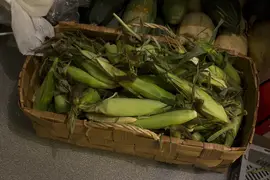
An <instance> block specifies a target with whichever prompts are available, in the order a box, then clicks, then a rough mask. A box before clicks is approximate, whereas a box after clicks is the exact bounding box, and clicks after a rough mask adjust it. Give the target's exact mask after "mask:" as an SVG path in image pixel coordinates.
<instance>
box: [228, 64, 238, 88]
mask: <svg viewBox="0 0 270 180" xmlns="http://www.w3.org/2000/svg"><path fill="white" fill-rule="evenodd" d="M224 71H225V72H226V74H227V75H228V76H229V77H231V78H232V79H233V80H234V82H236V84H237V85H238V86H239V85H240V84H241V79H240V76H239V74H238V72H237V71H236V69H235V68H234V67H233V66H232V64H231V63H229V62H227V63H226V65H225V68H224Z"/></svg>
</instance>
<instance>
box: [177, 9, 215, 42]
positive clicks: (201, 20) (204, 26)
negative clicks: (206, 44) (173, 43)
mask: <svg viewBox="0 0 270 180" xmlns="http://www.w3.org/2000/svg"><path fill="white" fill-rule="evenodd" d="M214 28H215V27H214V24H213V22H212V20H211V19H210V18H209V17H208V16H207V15H206V14H204V13H202V12H193V13H189V14H187V15H185V16H184V19H183V21H182V23H181V25H180V27H179V30H178V32H177V34H178V35H188V36H191V37H193V38H195V39H196V40H207V41H209V40H210V38H211V37H212V35H213V30H214Z"/></svg>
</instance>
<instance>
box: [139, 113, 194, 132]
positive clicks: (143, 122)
mask: <svg viewBox="0 0 270 180" xmlns="http://www.w3.org/2000/svg"><path fill="white" fill-rule="evenodd" d="M196 117H197V112H196V111H194V110H177V111H171V112H166V113H162V114H157V115H153V116H150V117H147V118H139V119H138V120H137V121H135V122H134V125H136V126H139V127H141V128H145V129H161V128H165V127H169V126H171V125H178V124H183V123H186V122H188V121H190V120H192V119H194V118H196Z"/></svg>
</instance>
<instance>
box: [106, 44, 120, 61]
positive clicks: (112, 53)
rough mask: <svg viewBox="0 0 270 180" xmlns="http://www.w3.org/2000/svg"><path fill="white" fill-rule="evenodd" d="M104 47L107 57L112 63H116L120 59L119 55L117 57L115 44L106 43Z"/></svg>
mask: <svg viewBox="0 0 270 180" xmlns="http://www.w3.org/2000/svg"><path fill="white" fill-rule="evenodd" d="M104 47H105V49H106V55H107V58H108V59H109V60H110V62H111V63H112V64H116V63H118V62H119V60H120V59H119V57H117V55H118V49H117V46H116V45H115V44H110V43H106V44H105V46H104Z"/></svg>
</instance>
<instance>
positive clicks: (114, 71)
mask: <svg viewBox="0 0 270 180" xmlns="http://www.w3.org/2000/svg"><path fill="white" fill-rule="evenodd" d="M96 61H97V63H98V64H99V65H100V67H101V68H102V69H103V70H104V71H105V72H106V73H107V74H108V75H109V76H110V77H112V78H116V77H119V76H126V75H127V74H126V73H125V72H124V71H121V70H120V69H118V68H116V67H114V66H113V65H111V64H110V63H108V62H106V61H103V60H100V59H96Z"/></svg>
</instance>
